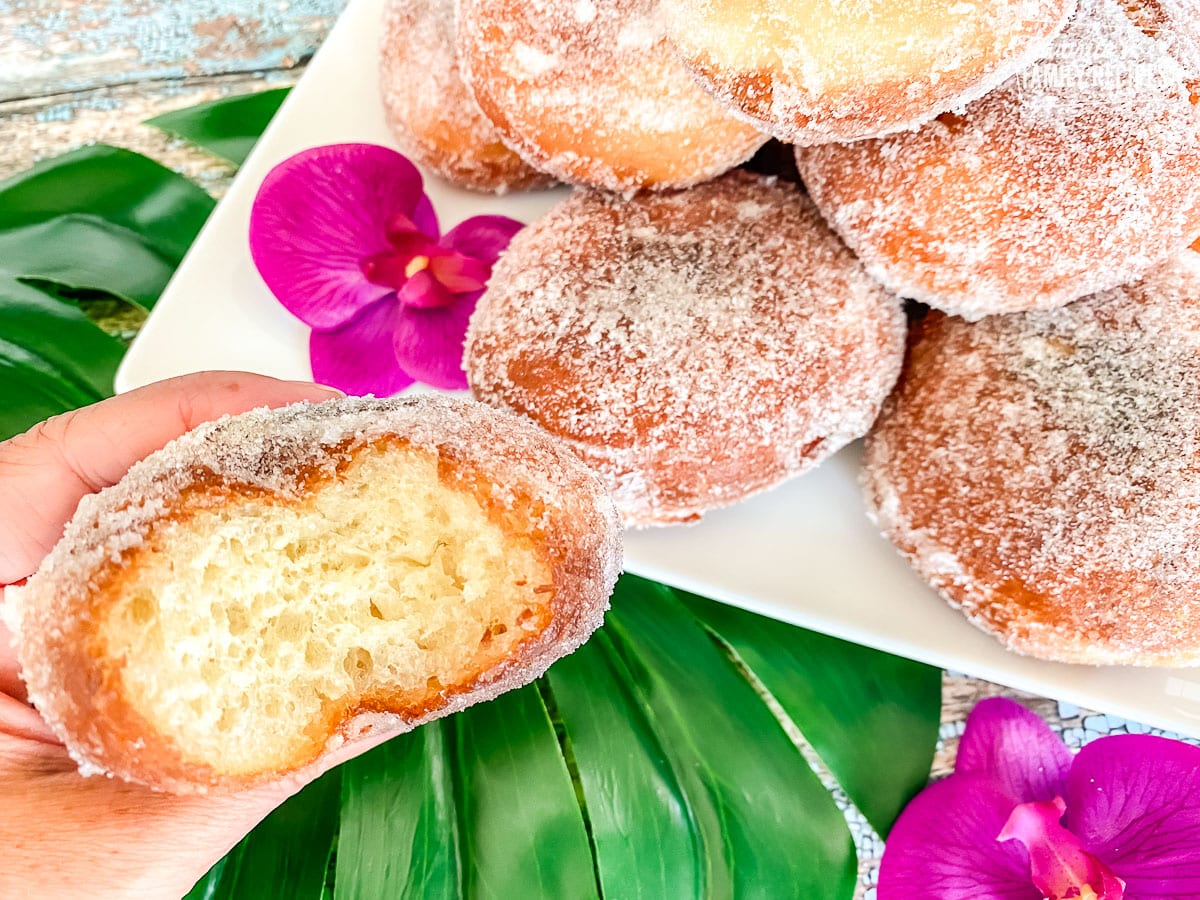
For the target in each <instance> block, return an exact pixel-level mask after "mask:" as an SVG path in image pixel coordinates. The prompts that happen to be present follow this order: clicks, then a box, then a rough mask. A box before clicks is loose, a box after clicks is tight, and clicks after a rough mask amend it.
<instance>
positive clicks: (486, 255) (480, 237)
mask: <svg viewBox="0 0 1200 900" xmlns="http://www.w3.org/2000/svg"><path fill="white" fill-rule="evenodd" d="M524 227H525V226H524V225H522V224H521V223H520V222H518V221H517V220H516V219H510V218H508V217H507V216H473V217H472V218H470V219H467V220H466V221H464V222H460V223H459V224H458V225H455V226H454V227H453V228H451V229H450V230H449V231H447V232H446V235H445V237H443V238H442V241H441V243H442V246H443V247H445V248H446V249H447V250H457V251H458V252H459V253H462V254H463V255H465V256H471V257H474V258H475V259H478V260H480V261H482V262H485V263H487V264H488V265H491V264H492V263H494V262H495V261H496V258H497V257H498V256H499V255H500V254H501V253H503V252H504V249H505V248H506V247H507V246H508V244H509V241H511V240H512V239H513V235H514V234H516V233H517V232H518V231H520V230H521V229H522V228H524Z"/></svg>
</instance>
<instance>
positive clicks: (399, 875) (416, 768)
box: [333, 721, 463, 900]
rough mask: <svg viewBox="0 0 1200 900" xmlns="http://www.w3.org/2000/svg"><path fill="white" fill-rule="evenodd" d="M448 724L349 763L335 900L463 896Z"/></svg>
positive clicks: (402, 738)
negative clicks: (448, 743) (448, 746)
mask: <svg viewBox="0 0 1200 900" xmlns="http://www.w3.org/2000/svg"><path fill="white" fill-rule="evenodd" d="M452 731H453V726H452V725H451V724H450V723H447V722H442V721H438V722H431V723H429V724H428V725H425V726H424V727H422V728H418V729H417V730H416V731H414V732H412V733H411V734H406V735H401V736H400V737H397V738H393V739H392V740H390V741H388V742H387V743H386V744H384V745H383V746H381V747H377V748H376V749H374V750H372V751H370V752H369V753H366V754H364V755H363V756H360V757H358V758H357V759H353V760H351V761H350V762H348V763H346V764H345V765H344V766H343V767H342V818H341V826H340V831H339V832H338V853H337V869H336V871H335V879H334V889H333V896H334V900H458V898H459V897H460V896H461V893H460V885H461V881H462V877H461V873H462V865H463V864H462V860H461V859H460V856H459V850H460V844H461V838H460V836H459V834H458V815H457V811H456V806H455V793H456V788H455V783H456V781H455V777H454V775H455V772H454V769H453V768H452V767H451V765H450V763H449V756H448V754H447V746H446V745H447V732H452Z"/></svg>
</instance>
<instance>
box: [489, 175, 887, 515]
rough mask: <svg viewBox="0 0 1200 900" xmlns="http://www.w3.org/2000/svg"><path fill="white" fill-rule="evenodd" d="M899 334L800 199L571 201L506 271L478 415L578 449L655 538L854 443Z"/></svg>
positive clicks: (739, 187)
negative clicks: (495, 410)
mask: <svg viewBox="0 0 1200 900" xmlns="http://www.w3.org/2000/svg"><path fill="white" fill-rule="evenodd" d="M904 332H905V321H904V315H903V311H902V310H901V307H900V304H899V302H898V301H897V300H896V299H895V298H894V297H893V296H891V295H889V294H888V293H887V292H886V291H884V290H883V289H881V288H880V287H879V286H878V285H877V284H875V283H874V282H873V281H872V280H871V279H870V278H869V277H867V275H866V274H865V273H864V272H863V271H862V268H861V266H859V264H858V263H857V262H856V261H855V260H854V258H853V257H852V256H851V254H850V253H849V252H848V251H847V250H846V248H845V247H844V246H843V245H842V244H841V242H839V241H838V240H837V238H836V236H835V235H833V234H832V232H830V231H829V229H828V228H827V227H826V226H825V225H824V223H822V222H821V220H820V217H819V215H818V214H817V213H816V211H815V210H814V209H813V208H812V206H811V204H809V203H808V201H807V200H806V199H805V197H804V196H803V194H801V193H800V192H799V191H798V190H796V189H795V188H793V187H792V186H789V185H783V184H780V183H777V182H775V181H774V180H773V179H767V178H762V177H757V176H752V175H749V174H747V173H744V172H739V173H732V174H730V175H727V176H725V177H724V178H722V179H719V180H717V181H713V182H708V183H706V184H703V185H700V186H698V187H695V188H692V189H691V190H689V191H685V192H681V193H676V194H662V195H641V196H639V197H635V198H633V199H632V200H628V201H626V200H622V199H620V198H616V197H612V196H610V195H605V194H602V193H599V192H588V191H577V192H576V193H575V194H574V195H573V196H572V197H570V198H569V199H568V200H567V201H565V202H564V203H563V204H562V205H561V206H559V207H557V208H556V209H555V210H553V211H552V212H551V213H550V214H549V215H547V216H546V217H545V218H544V219H542V220H540V221H539V222H537V223H535V224H534V225H532V226H530V227H529V228H527V229H525V230H524V231H522V232H521V233H520V234H518V235H517V237H516V238H515V239H514V240H513V243H512V244H511V245H510V247H509V249H508V250H507V251H506V253H505V254H504V255H503V256H502V257H501V258H500V260H499V262H498V263H497V265H496V268H495V270H494V273H493V275H492V280H491V282H490V284H489V286H488V289H487V291H486V293H485V294H484V296H483V298H482V299H481V301H480V303H479V305H478V307H477V308H476V311H475V314H474V316H473V317H472V319H471V324H470V328H469V330H468V333H467V342H466V369H467V377H468V380H469V382H470V384H471V387H472V390H473V391H474V392H475V395H476V396H478V397H479V398H480V399H482V400H484V401H486V402H488V403H492V404H495V405H498V406H502V407H507V408H510V409H514V410H516V411H518V412H521V413H523V414H525V415H527V416H530V417H531V418H532V419H534V421H536V422H538V423H539V424H540V425H542V426H543V427H545V428H546V429H548V430H549V431H550V432H552V433H553V434H555V435H558V436H560V437H563V438H565V439H566V440H568V441H569V442H570V444H571V446H572V447H573V448H574V449H575V450H576V451H577V452H578V453H579V454H580V455H581V456H582V457H583V459H584V460H585V461H586V462H587V463H589V464H590V465H591V466H593V467H594V468H595V469H596V470H597V471H599V472H600V473H601V475H602V476H603V477H604V478H605V479H606V480H607V482H608V484H609V486H610V488H611V489H612V490H613V493H614V497H615V499H616V502H617V506H618V508H619V509H620V510H621V512H622V514H623V516H624V518H625V521H626V523H627V524H635V525H646V524H662V523H667V522H676V521H689V520H694V519H695V518H698V517H699V516H700V515H701V513H703V512H704V511H705V510H708V509H712V508H714V507H717V506H721V505H724V504H728V503H732V502H734V501H736V500H740V499H742V498H743V497H746V496H748V495H750V494H752V493H754V492H756V491H759V490H763V489H765V488H768V487H770V486H772V485H774V484H777V483H778V482H780V481H782V480H784V479H786V478H789V477H792V476H794V475H797V474H799V473H800V472H802V471H804V470H806V469H807V468H809V467H811V466H813V465H815V464H816V463H817V462H818V461H820V460H821V459H824V458H825V457H827V456H828V455H830V454H831V453H833V452H834V451H835V450H837V449H838V448H839V447H841V446H843V445H844V444H846V443H848V442H849V441H851V440H853V439H854V438H856V437H860V436H861V435H862V434H863V433H864V432H865V431H866V430H867V428H868V427H869V426H870V424H871V422H872V420H873V419H874V417H875V414H876V412H877V411H878V409H879V405H880V404H881V403H882V401H883V398H884V397H885V396H886V394H887V392H888V390H889V389H890V388H891V386H892V384H893V382H894V381H895V378H896V376H897V374H898V372H899V368H900V363H901V357H902V354H903V342H904Z"/></svg>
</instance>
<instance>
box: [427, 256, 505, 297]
mask: <svg viewBox="0 0 1200 900" xmlns="http://www.w3.org/2000/svg"><path fill="white" fill-rule="evenodd" d="M429 268H430V271H432V272H433V277H434V278H436V279H437V280H438V281H439V282H440V283H441V284H442V286H443V287H445V288H446V290H448V291H450V292H451V293H454V294H467V293H470V292H471V291H482V290H483V289H484V287H485V286H486V285H487V282H488V279H489V278H491V276H492V267H491V265H489V264H488V263H485V262H482V261H480V260H478V259H475V257H473V256H463V255H462V254H461V253H457V252H455V251H453V250H451V251H449V252H447V251H442V252H441V253H438V254H436V255H434V256H433V257H432V258H431V259H430V260H429Z"/></svg>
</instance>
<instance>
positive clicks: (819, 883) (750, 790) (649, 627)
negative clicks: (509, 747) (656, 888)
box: [560, 576, 857, 900]
mask: <svg viewBox="0 0 1200 900" xmlns="http://www.w3.org/2000/svg"><path fill="white" fill-rule="evenodd" d="M606 627H607V631H608V635H609V637H610V638H611V639H612V645H613V647H614V648H615V650H616V653H617V655H618V656H619V657H620V661H621V662H622V663H623V667H624V672H623V675H624V676H625V678H624V680H626V681H627V683H628V685H629V686H630V690H631V691H632V693H633V696H634V697H635V698H636V699H637V703H638V705H639V706H640V707H641V713H642V716H644V719H645V722H646V723H647V724H648V726H649V728H650V729H652V730H653V732H654V734H655V735H656V739H657V742H658V744H659V746H660V747H661V748H662V750H663V752H664V754H665V756H666V758H667V761H668V763H669V765H670V766H671V769H672V770H673V772H674V774H675V777H676V778H677V779H678V781H679V784H680V786H681V788H682V792H683V795H684V796H685V797H686V799H687V803H688V806H689V808H690V817H691V819H692V820H693V821H694V822H695V823H696V825H695V827H696V828H697V829H698V831H699V833H700V834H701V835H702V836H703V842H704V850H705V852H704V854H703V855H702V859H701V860H700V865H702V866H704V867H705V869H704V876H703V877H704V883H703V885H702V887H701V891H702V893H700V894H699V895H698V896H705V897H707V896H718V897H725V896H736V897H747V898H750V897H777V896H778V890H779V886H780V885H787V890H788V892H789V894H790V895H791V896H796V897H805V898H809V900H822V898H829V900H839V898H848V897H851V896H852V895H853V892H854V884H855V879H856V874H857V861H856V857H855V852H854V846H853V841H852V840H851V836H850V831H849V828H848V827H847V825H846V821H845V818H844V816H843V815H842V812H841V811H840V810H839V809H838V808H837V806H836V805H835V804H834V802H833V799H832V797H830V795H829V792H828V791H826V790H825V788H824V787H823V786H822V785H821V782H820V781H819V780H818V778H817V776H816V775H815V774H814V773H813V771H812V769H810V768H809V766H808V764H807V763H806V762H805V760H804V757H803V756H802V755H801V754H800V752H799V750H798V749H797V748H796V746H795V745H794V744H793V743H792V742H791V740H790V739H789V738H788V737H787V734H786V733H785V732H784V730H783V728H782V726H781V725H780V724H779V722H778V721H777V720H776V719H775V717H774V715H773V714H772V713H771V711H770V710H769V708H768V707H767V705H766V704H765V703H764V702H763V701H762V699H761V697H759V695H758V693H757V692H756V691H755V689H754V688H753V687H752V686H751V685H750V683H749V682H747V681H746V680H745V678H743V677H742V675H741V674H740V672H739V671H738V669H737V667H736V666H735V665H734V663H733V661H732V660H731V659H730V658H729V657H728V656H727V655H726V654H724V653H722V652H721V650H720V649H719V648H718V646H717V644H716V643H715V642H714V641H713V640H712V638H711V637H710V635H709V634H708V633H707V632H706V631H705V630H704V629H703V628H702V627H701V626H700V625H699V623H697V622H696V620H695V619H694V618H693V617H692V616H691V615H690V614H689V613H688V612H687V610H686V609H685V608H684V607H683V606H682V604H681V602H680V601H679V599H678V598H677V597H676V596H675V595H674V594H673V593H672V592H671V590H670V589H669V588H667V587H665V586H663V585H660V584H655V583H654V582H650V581H645V580H643V579H640V578H633V577H631V576H625V577H623V578H622V579H621V581H620V582H619V583H618V585H617V591H616V593H615V594H614V595H613V603H612V610H611V611H610V613H609V621H608V625H607V626H606ZM560 710H561V713H562V716H563V721H564V722H565V723H566V725H567V731H568V734H570V733H571V721H572V709H571V707H569V706H567V705H566V704H560ZM629 727H630V726H629V725H627V726H626V729H628V728H629ZM632 727H635V728H636V727H637V725H636V721H635V722H634V723H632ZM577 752H580V754H581V758H582V751H581V749H577ZM581 777H582V768H581ZM625 787H626V786H625V785H622V786H621V787H620V789H621V790H623V789H625ZM614 789H616V788H614ZM595 802H600V801H599V800H597V801H595ZM592 804H593V801H592V800H591V799H589V800H588V808H589V810H591V808H592ZM627 821H637V819H636V817H634V818H633V819H627ZM593 828H594V829H596V830H597V832H598V830H599V827H598V825H597V824H596V817H595V816H593ZM631 839H637V835H633V836H632V838H631ZM599 845H600V842H599V839H597V846H598V847H599ZM600 871H601V874H602V875H603V873H604V865H603V861H601V865H600ZM625 890H627V888H626V889H625ZM606 891H607V892H608V893H612V892H611V891H608V890H607V886H606ZM623 895H624V894H623V893H622V890H621V889H620V888H618V890H617V892H616V893H615V894H613V896H623Z"/></svg>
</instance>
